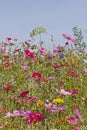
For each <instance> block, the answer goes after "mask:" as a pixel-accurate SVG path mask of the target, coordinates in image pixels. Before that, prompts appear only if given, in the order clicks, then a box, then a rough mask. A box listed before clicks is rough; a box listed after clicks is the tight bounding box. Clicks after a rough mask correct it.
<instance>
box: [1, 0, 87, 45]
mask: <svg viewBox="0 0 87 130" xmlns="http://www.w3.org/2000/svg"><path fill="white" fill-rule="evenodd" d="M75 25H77V26H78V27H79V28H81V29H82V30H85V29H87V0H0V41H4V40H5V38H7V37H12V38H15V37H16V38H18V40H19V41H24V40H28V39H29V33H30V32H31V30H32V29H34V28H36V27H39V26H42V27H45V28H46V30H47V32H48V34H47V35H44V36H43V39H44V41H45V44H51V41H50V35H51V34H54V35H55V43H56V44H57V45H59V44H63V43H64V41H65V40H64V39H63V37H62V34H63V33H66V34H69V35H73V33H72V28H73V27H74V26H75ZM84 35H85V37H86V36H87V34H84Z"/></svg>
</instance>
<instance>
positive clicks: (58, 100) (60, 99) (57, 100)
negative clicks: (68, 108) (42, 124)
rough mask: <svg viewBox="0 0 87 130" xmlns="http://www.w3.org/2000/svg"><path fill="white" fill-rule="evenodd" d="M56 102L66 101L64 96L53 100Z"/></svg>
mask: <svg viewBox="0 0 87 130" xmlns="http://www.w3.org/2000/svg"><path fill="white" fill-rule="evenodd" d="M53 102H54V103H64V100H63V99H62V98H56V99H54V100H53Z"/></svg>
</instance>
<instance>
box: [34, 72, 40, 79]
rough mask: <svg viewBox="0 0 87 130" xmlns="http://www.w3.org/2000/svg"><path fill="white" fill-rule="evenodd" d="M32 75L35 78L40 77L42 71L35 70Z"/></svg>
mask: <svg viewBox="0 0 87 130" xmlns="http://www.w3.org/2000/svg"><path fill="white" fill-rule="evenodd" d="M32 77H33V78H34V79H40V78H41V77H42V76H41V74H40V73H37V72H33V74H32Z"/></svg>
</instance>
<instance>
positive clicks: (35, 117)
mask: <svg viewBox="0 0 87 130" xmlns="http://www.w3.org/2000/svg"><path fill="white" fill-rule="evenodd" d="M42 118H43V114H42V113H37V112H31V113H30V114H29V117H27V118H26V124H32V123H34V124H36V123H38V122H40V121H41V120H42Z"/></svg>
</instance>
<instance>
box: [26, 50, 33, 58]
mask: <svg viewBox="0 0 87 130" xmlns="http://www.w3.org/2000/svg"><path fill="white" fill-rule="evenodd" d="M24 52H25V54H26V55H27V56H28V57H30V58H35V55H34V53H33V52H31V51H30V50H24Z"/></svg>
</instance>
